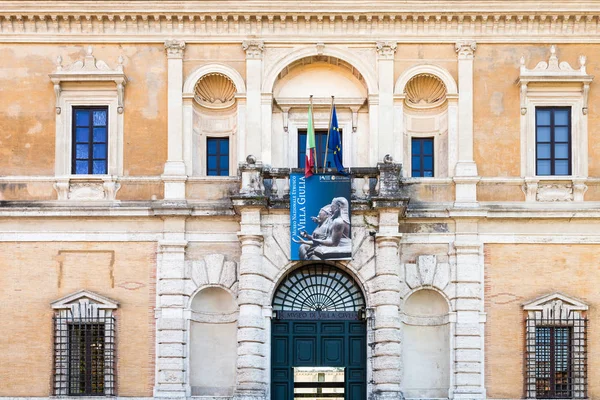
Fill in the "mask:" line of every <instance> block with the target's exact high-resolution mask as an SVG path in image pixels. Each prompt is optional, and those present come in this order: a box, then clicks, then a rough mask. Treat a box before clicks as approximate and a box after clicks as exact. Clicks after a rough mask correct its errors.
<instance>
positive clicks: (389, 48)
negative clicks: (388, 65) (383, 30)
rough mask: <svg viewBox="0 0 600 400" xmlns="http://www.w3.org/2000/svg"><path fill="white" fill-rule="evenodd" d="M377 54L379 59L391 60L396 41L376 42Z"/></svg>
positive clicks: (394, 51)
mask: <svg viewBox="0 0 600 400" xmlns="http://www.w3.org/2000/svg"><path fill="white" fill-rule="evenodd" d="M376 46H377V55H378V56H379V59H380V60H393V59H394V54H396V49H397V48H398V44H397V43H396V42H377V43H376Z"/></svg>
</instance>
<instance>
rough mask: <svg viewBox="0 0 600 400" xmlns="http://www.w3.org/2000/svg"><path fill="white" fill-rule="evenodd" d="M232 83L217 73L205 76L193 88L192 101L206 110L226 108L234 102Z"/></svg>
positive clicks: (234, 90)
mask: <svg viewBox="0 0 600 400" xmlns="http://www.w3.org/2000/svg"><path fill="white" fill-rule="evenodd" d="M235 93H236V88H235V85H234V84H233V81H232V80H231V79H229V78H228V77H227V76H225V75H223V74H219V73H211V74H206V75H204V76H203V77H202V78H200V79H199V80H198V82H197V83H196V86H195V87H194V99H195V100H196V102H197V103H198V104H200V105H201V106H204V107H207V108H227V107H230V106H231V105H232V104H233V103H234V101H235Z"/></svg>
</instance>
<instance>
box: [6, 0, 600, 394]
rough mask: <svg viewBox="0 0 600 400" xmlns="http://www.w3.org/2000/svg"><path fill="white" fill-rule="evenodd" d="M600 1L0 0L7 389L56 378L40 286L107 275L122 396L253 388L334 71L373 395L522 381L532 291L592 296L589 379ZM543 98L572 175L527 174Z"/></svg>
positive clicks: (95, 291)
mask: <svg viewBox="0 0 600 400" xmlns="http://www.w3.org/2000/svg"><path fill="white" fill-rule="evenodd" d="M92 3H93V4H92ZM542 7H543V9H542ZM307 10H308V11H307ZM599 12H600V8H599V7H598V5H596V4H594V3H593V2H585V1H571V2H568V4H567V3H564V2H563V3H561V4H558V3H555V2H549V3H547V4H544V5H540V4H539V2H537V1H533V0H524V1H520V2H518V4H515V2H510V1H500V2H493V3H490V4H487V3H486V2H475V1H458V0H455V1H453V0H435V1H431V2H426V3H425V2H420V1H416V0H415V1H408V2H405V1H382V2H372V3H369V4H367V5H363V4H358V3H356V2H351V1H333V2H332V1H329V2H322V1H298V2H294V3H293V4H292V3H290V4H287V3H286V4H266V3H264V2H261V1H255V0H251V1H245V2H238V3H235V4H234V3H230V2H219V1H214V2H203V1H186V2H158V1H146V0H140V1H135V2H129V3H127V2H122V1H104V2H100V3H96V2H81V3H80V2H75V3H73V2H65V1H57V2H54V3H52V4H50V3H40V2H36V1H9V0H0V44H1V46H0V127H1V128H0V282H3V291H2V292H1V293H0V302H1V304H2V305H3V307H2V308H0V315H1V316H2V321H4V323H3V324H2V325H1V326H0V337H1V338H2V339H1V340H0V382H2V384H1V385H0V397H1V398H25V397H27V398H33V397H39V398H48V397H51V396H54V395H55V394H59V395H60V394H63V393H62V392H60V391H57V390H56V389H55V387H54V382H55V375H56V369H57V367H56V365H57V364H56V362H55V360H54V358H55V357H56V354H57V353H56V350H55V348H54V347H53V346H55V345H56V343H55V342H54V341H53V340H54V339H53V337H54V330H55V329H56V328H55V327H54V326H53V322H52V319H53V316H56V315H57V314H56V313H57V311H56V310H55V309H53V306H52V304H54V303H55V302H57V301H60V300H62V299H64V298H66V297H67V298H70V297H68V296H69V295H71V294H75V293H80V291H85V292H81V293H85V294H86V296H87V297H86V300H85V301H86V302H90V303H91V304H96V303H95V301H97V302H98V304H101V303H102V301H104V300H102V299H110V302H109V303H106V304H110V307H112V308H111V313H112V314H111V315H114V318H115V320H116V324H117V325H116V326H117V328H116V329H117V331H116V348H117V350H116V354H117V361H116V363H115V368H116V377H117V378H116V395H117V396H119V397H135V398H161V397H162V398H178V399H183V398H191V397H198V398H200V399H205V400H213V399H217V398H218V399H235V400H267V399H271V398H272V396H271V376H270V367H271V356H272V347H271V346H272V343H271V331H270V330H271V319H272V318H273V315H274V314H273V309H272V299H273V295H274V292H275V290H276V289H277V287H278V285H279V284H280V283H281V282H282V281H283V280H284V278H285V277H286V275H287V274H288V273H289V272H290V271H292V270H294V269H295V268H297V267H298V266H301V265H305V263H298V262H291V261H290V240H289V230H290V226H289V174H290V172H291V171H292V170H293V169H294V168H297V167H298V166H299V163H298V161H299V160H298V159H299V157H301V156H300V154H301V153H300V151H299V150H301V149H299V133H301V132H302V131H303V130H305V129H306V127H307V123H308V121H307V110H308V104H309V100H308V99H309V96H310V95H313V96H314V97H313V104H314V124H315V128H316V129H317V130H323V129H327V126H328V118H329V106H330V102H331V96H332V95H334V96H335V99H336V107H337V110H338V111H337V112H338V120H339V124H340V128H342V132H343V137H342V142H343V149H344V165H345V166H346V167H348V170H349V174H350V175H351V177H352V243H353V248H352V260H350V261H337V262H332V263H330V264H331V265H334V266H336V267H338V268H340V269H342V270H344V271H346V272H347V273H348V274H350V275H351V276H352V277H353V279H355V280H356V282H357V285H359V286H360V287H361V289H362V291H363V294H364V298H365V301H366V304H367V307H366V310H365V313H366V319H367V346H366V347H367V349H366V350H367V372H366V379H365V380H366V386H367V393H366V395H365V396H366V398H368V399H372V400H385V399H402V398H404V397H406V398H433V397H435V398H456V399H484V398H492V399H516V398H524V397H525V396H526V393H525V392H524V389H523V388H524V386H525V385H526V379H527V366H526V365H525V362H524V359H525V352H526V351H528V350H527V349H526V341H525V336H524V335H525V334H524V332H525V323H526V322H525V321H526V319H527V315H528V313H530V312H532V311H530V309H529V308H527V307H530V306H531V304H533V303H532V302H534V303H535V301H536V300H539V299H540V298H542V299H543V301H542V303H539V304H538V303H535V306H539V307H541V308H544V307H546V309H547V308H548V307H551V304H555V303H553V302H556V301H559V300H560V301H563V302H567V303H568V302H569V301H571V302H572V303H573V304H575V303H576V304H577V307H579V308H577V310H578V312H580V313H581V316H582V318H583V317H585V318H587V321H588V324H589V326H590V327H591V328H590V329H589V333H588V335H587V337H588V341H589V345H588V346H587V350H586V351H587V359H588V364H587V367H588V368H587V371H588V372H587V374H588V376H587V383H588V385H587V393H586V396H587V397H595V396H598V395H600V384H599V383H598V382H600V370H597V369H595V367H596V366H597V364H598V363H599V362H598V361H597V359H598V357H595V355H596V354H598V352H599V351H600V349H599V348H598V345H597V343H598V342H600V341H599V340H598V339H599V338H600V334H599V333H597V332H598V331H597V330H596V329H595V326H596V325H597V323H598V321H600V317H599V315H598V313H597V311H598V305H599V304H600V303H598V302H600V299H599V298H598V296H597V295H596V291H595V286H596V284H597V283H598V282H597V281H598V278H597V276H598V274H597V273H596V272H597V269H598V265H599V264H598V263H599V262H600V259H599V258H598V254H600V235H599V233H598V229H597V223H598V218H600V213H599V212H598V208H599V204H600V203H599V202H600V142H599V141H598V140H597V139H596V138H597V137H598V132H597V130H598V129H599V128H598V126H600V124H599V123H597V122H600V108H599V107H598V104H600V91H599V90H596V88H595V86H594V83H593V81H594V75H598V71H599V70H600V64H598V62H597V60H596V59H595V58H594V55H595V54H596V53H597V51H596V50H598V47H599V46H600V27H599V25H600V18H599V17H598V15H599ZM199 82H201V84H199ZM77 106H102V107H106V110H107V115H108V121H109V122H108V125H107V128H106V129H107V137H108V145H107V154H108V161H107V163H108V166H107V171H108V172H107V174H102V175H94V174H90V175H76V174H72V173H71V171H72V169H71V163H72V157H73V156H72V154H73V143H72V142H73V132H72V129H73V111H72V110H73V107H77ZM544 106H553V107H559V106H562V107H570V110H571V114H570V115H571V120H570V131H569V132H570V133H569V135H570V148H569V162H570V173H569V175H566V176H543V175H537V174H536V167H535V165H536V164H535V162H536V151H537V150H536V140H537V139H536V119H535V113H536V107H544ZM214 138H220V139H228V146H229V147H228V164H227V167H228V175H227V176H211V175H210V174H209V173H208V166H207V161H206V154H207V148H208V139H214ZM414 138H433V143H434V144H433V147H434V161H433V167H432V168H433V177H427V178H425V177H422V178H421V177H413V176H412V174H411V170H412V168H411V167H413V164H412V163H413V160H412V157H411V154H412V153H411V151H412V150H411V143H412V139H414ZM547 296H550V297H547ZM73 299H74V300H73V302H74V303H73V304H75V302H77V301H80V300H77V299H79V298H78V297H73ZM94 299H100V300H94ZM597 300H598V302H596V301H597ZM106 301H108V300H106ZM61 304H62V303H61ZM86 304H88V303H86ZM102 304H104V303H102ZM569 304H571V303H569ZM63 306H64V309H67V308H68V307H71V306H72V304H71V303H69V304H67V305H63ZM524 306H525V308H524ZM90 307H92V308H93V307H100V305H97V306H90ZM531 307H533V306H531ZM578 315H579V314H578ZM432 349H433V350H432ZM421 355H422V357H421ZM421 371H422V373H421ZM425 375H427V376H425ZM32 378H33V379H32ZM580 391H581V390H580V389H577V390H576V392H577V393H580ZM581 393H583V392H581ZM272 400H278V399H272Z"/></svg>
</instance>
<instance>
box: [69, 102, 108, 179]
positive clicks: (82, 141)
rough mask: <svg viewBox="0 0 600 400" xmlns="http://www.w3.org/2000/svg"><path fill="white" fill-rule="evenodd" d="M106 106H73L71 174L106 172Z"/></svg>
mask: <svg viewBox="0 0 600 400" xmlns="http://www.w3.org/2000/svg"><path fill="white" fill-rule="evenodd" d="M107 160H108V107H73V166H72V173H73V174H106V173H108V163H107Z"/></svg>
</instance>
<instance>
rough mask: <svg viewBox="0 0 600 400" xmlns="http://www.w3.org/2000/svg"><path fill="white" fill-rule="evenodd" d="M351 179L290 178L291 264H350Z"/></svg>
mask: <svg viewBox="0 0 600 400" xmlns="http://www.w3.org/2000/svg"><path fill="white" fill-rule="evenodd" d="M350 193H351V182H350V177H349V176H340V175H313V176H311V177H309V178H305V177H304V174H291V175H290V234H291V235H290V236H291V256H290V258H291V260H350V259H351V258H352V240H351V224H350Z"/></svg>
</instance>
